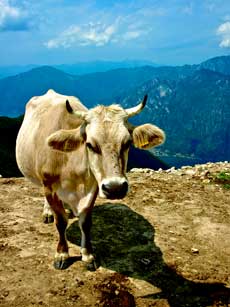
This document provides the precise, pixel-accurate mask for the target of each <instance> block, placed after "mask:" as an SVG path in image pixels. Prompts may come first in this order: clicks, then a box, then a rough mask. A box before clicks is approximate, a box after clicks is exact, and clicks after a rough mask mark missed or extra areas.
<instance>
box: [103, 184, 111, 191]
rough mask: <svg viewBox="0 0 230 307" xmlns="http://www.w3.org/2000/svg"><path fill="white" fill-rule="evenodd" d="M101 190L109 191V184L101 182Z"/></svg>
mask: <svg viewBox="0 0 230 307" xmlns="http://www.w3.org/2000/svg"><path fill="white" fill-rule="evenodd" d="M101 187H102V190H103V191H104V192H109V191H110V185H109V184H104V183H103V184H102V186H101Z"/></svg>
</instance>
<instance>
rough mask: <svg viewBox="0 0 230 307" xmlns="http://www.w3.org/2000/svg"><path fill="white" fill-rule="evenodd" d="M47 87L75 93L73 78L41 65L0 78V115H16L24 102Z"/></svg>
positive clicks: (43, 91) (23, 105)
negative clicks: (12, 75)
mask: <svg viewBox="0 0 230 307" xmlns="http://www.w3.org/2000/svg"><path fill="white" fill-rule="evenodd" d="M49 88H53V89H55V90H56V91H57V92H60V93H63V94H67V95H72V94H73V93H74V94H76V95H77V92H76V87H75V79H74V78H73V77H72V76H71V75H68V74H66V73H63V72H62V71H60V70H58V69H55V68H52V67H49V66H43V67H39V68H34V69H32V70H30V71H28V72H25V73H22V74H19V75H16V76H14V77H8V78H4V79H1V80H0V93H1V98H0V100H1V101H0V115H7V116H18V115H20V114H23V113H24V111H25V103H26V102H27V101H28V100H29V99H30V98H31V97H32V96H38V95H42V94H44V93H45V92H46V91H47V90H48V89H49Z"/></svg>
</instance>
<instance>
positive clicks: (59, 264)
mask: <svg viewBox="0 0 230 307" xmlns="http://www.w3.org/2000/svg"><path fill="white" fill-rule="evenodd" d="M69 259H70V257H69V254H68V253H56V255H55V258H54V267H55V269H57V270H65V269H67V268H68V267H69V266H70V261H69Z"/></svg>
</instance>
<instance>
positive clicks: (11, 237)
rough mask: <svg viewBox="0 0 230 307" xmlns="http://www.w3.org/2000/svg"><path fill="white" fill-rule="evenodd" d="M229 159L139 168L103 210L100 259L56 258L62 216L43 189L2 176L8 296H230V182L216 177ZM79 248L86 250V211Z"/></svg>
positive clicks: (4, 289) (12, 306)
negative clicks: (57, 218)
mask: <svg viewBox="0 0 230 307" xmlns="http://www.w3.org/2000/svg"><path fill="white" fill-rule="evenodd" d="M223 169H224V170H226V171H230V164H229V163H225V164H224V163H222V164H213V165H209V166H208V165H206V166H203V167H200V168H199V169H190V168H189V169H184V170H182V171H174V170H172V171H171V172H168V173H167V172H150V171H146V172H144V171H142V172H138V171H134V172H131V173H129V180H130V183H131V191H130V193H129V195H128V196H127V197H126V198H125V199H124V200H122V201H112V202H108V201H101V200H100V199H98V200H97V205H96V207H95V209H94V215H93V230H92V236H93V246H94V249H95V254H96V256H97V259H98V262H100V267H99V269H98V270H97V271H96V272H89V271H87V270H86V268H85V266H84V264H83V263H82V262H81V261H78V260H79V257H75V258H73V260H74V261H73V262H74V263H73V264H72V265H71V266H70V267H69V268H68V269H67V270H65V271H57V270H55V269H54V268H53V265H52V261H53V256H54V253H55V248H56V241H57V233H56V230H55V226H54V225H53V224H51V225H45V224H43V223H42V218H41V214H42V204H43V198H42V193H41V192H42V191H41V190H39V189H38V188H37V187H35V186H33V185H32V184H30V183H29V182H28V181H26V180H25V179H23V178H17V179H16V178H11V179H4V178H2V179H0V255H1V257H0V264H1V265H0V306H5V307H6V306H7V307H16V306H20V307H21V306H24V307H27V306H56V307H59V306H60V307H61V306H62V307H63V306H79V307H82V306H112V307H119V306H122V307H129V306H160V307H166V306H171V307H177V306H178V307H183V306H188V307H199V306H200V307H206V306H227V307H229V306H230V190H225V189H223V188H222V187H221V186H220V185H217V184H214V183H210V182H209V179H207V178H208V177H209V176H210V174H212V173H215V172H217V171H220V170H223ZM67 236H68V240H69V242H70V254H71V255H72V256H79V255H80V248H79V229H78V227H77V219H72V220H70V221H69V228H68V233H67Z"/></svg>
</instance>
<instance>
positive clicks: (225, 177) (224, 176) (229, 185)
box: [214, 171, 230, 189]
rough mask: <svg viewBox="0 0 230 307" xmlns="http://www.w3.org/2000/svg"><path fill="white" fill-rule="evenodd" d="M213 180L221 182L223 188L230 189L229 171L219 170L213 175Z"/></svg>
mask: <svg viewBox="0 0 230 307" xmlns="http://www.w3.org/2000/svg"><path fill="white" fill-rule="evenodd" d="M214 182H216V183H218V184H222V185H223V187H224V188H225V189H230V172H225V171H223V172H220V173H218V174H216V175H215V177H214Z"/></svg>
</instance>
